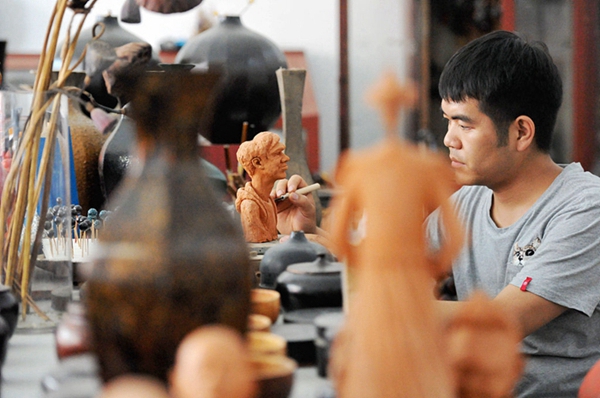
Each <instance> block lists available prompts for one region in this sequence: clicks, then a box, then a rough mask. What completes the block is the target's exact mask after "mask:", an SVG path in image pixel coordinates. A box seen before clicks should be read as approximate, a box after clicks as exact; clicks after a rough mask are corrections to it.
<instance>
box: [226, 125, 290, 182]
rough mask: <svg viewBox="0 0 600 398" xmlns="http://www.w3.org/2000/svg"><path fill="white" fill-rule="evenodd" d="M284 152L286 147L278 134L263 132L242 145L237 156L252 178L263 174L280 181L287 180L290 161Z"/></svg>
mask: <svg viewBox="0 0 600 398" xmlns="http://www.w3.org/2000/svg"><path fill="white" fill-rule="evenodd" d="M284 150H285V145H284V144H283V143H282V142H280V140H279V136H278V135H277V134H275V133H272V132H270V131H263V132H262V133H258V134H257V135H256V136H254V138H253V139H252V140H251V141H246V142H244V143H242V145H240V148H239V149H238V151H237V154H236V156H237V160H238V162H239V163H240V164H241V165H242V166H243V167H244V170H246V172H247V173H248V175H249V176H250V178H252V177H253V176H254V175H255V174H256V173H258V172H262V173H263V174H264V175H265V176H272V177H273V179H275V180H278V179H281V178H285V172H286V170H287V162H288V161H289V160H290V158H289V156H287V155H286V154H285V153H284V152H283V151H284Z"/></svg>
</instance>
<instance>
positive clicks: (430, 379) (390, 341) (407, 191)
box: [330, 75, 462, 398]
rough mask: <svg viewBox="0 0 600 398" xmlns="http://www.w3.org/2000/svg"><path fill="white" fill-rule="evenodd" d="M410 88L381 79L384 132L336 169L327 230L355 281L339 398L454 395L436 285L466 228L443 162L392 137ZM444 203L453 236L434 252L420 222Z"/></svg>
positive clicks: (334, 363)
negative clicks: (452, 197) (355, 225)
mask: <svg viewBox="0 0 600 398" xmlns="http://www.w3.org/2000/svg"><path fill="white" fill-rule="evenodd" d="M413 92H414V91H412V89H411V88H405V87H400V86H399V84H398V83H397V82H396V80H395V79H394V77H393V75H388V76H387V77H386V78H385V79H384V80H383V81H382V82H381V83H380V85H379V86H378V90H377V92H376V93H375V95H374V99H375V100H377V101H378V102H379V103H380V104H381V105H382V106H381V108H382V110H383V114H384V121H385V123H386V128H387V130H388V131H387V136H386V138H385V139H384V140H383V142H381V143H380V144H378V145H376V146H374V147H372V148H370V149H366V150H363V151H361V152H357V153H346V154H344V155H343V157H342V158H341V160H340V163H339V164H338V168H337V170H336V175H335V182H336V184H337V185H338V186H339V192H340V194H339V195H337V196H336V197H334V201H333V203H332V207H333V209H332V216H331V217H333V218H332V230H331V233H332V240H333V243H334V245H335V247H336V250H335V252H336V254H337V255H338V256H339V257H340V258H342V259H344V260H345V262H346V265H347V269H348V274H349V278H350V280H349V281H350V293H349V297H346V299H348V306H347V318H346V323H345V326H344V328H343V329H342V331H341V332H340V334H339V335H338V337H337V338H336V340H335V342H334V346H333V348H332V360H331V366H330V370H331V374H332V377H333V379H334V383H335V386H336V390H337V393H338V397H339V398H352V397H357V398H358V397H361V398H365V397H422V398H427V397H432V398H433V397H436V398H444V397H448V398H450V397H454V396H455V394H454V385H453V379H452V374H451V371H450V368H449V366H448V364H447V361H446V360H445V358H444V348H443V335H442V332H441V322H440V321H439V320H438V317H437V314H436V313H435V310H434V294H433V288H434V283H435V282H434V281H435V279H436V278H441V277H443V276H444V275H445V274H446V272H447V271H448V270H449V268H450V266H451V261H452V259H453V257H454V256H455V255H456V254H457V252H458V250H459V249H460V247H461V244H462V228H461V226H460V224H459V222H458V220H457V218H456V216H455V214H454V212H453V209H452V208H451V205H450V203H449V201H448V198H449V196H450V195H451V193H452V189H453V187H452V177H451V172H450V170H449V169H448V168H447V165H446V163H445V162H444V161H443V160H442V159H441V158H438V157H437V156H435V155H433V154H431V153H429V152H427V151H425V150H420V149H418V148H417V147H415V146H413V145H411V144H409V143H405V142H403V141H402V140H401V139H400V138H398V137H397V136H396V135H395V133H394V129H395V126H396V124H397V123H396V122H397V115H398V111H399V108H400V106H401V105H410V104H411V103H412V102H413V101H414V97H415V95H414V94H413ZM438 207H439V208H440V209H441V215H442V218H443V220H444V223H445V224H444V225H445V226H446V232H447V239H446V241H445V243H444V246H443V247H442V248H441V249H440V250H439V251H438V252H436V253H432V254H430V253H428V250H427V247H426V239H425V232H424V227H423V222H424V220H425V217H426V216H427V215H428V214H429V213H430V212H432V211H433V210H435V209H436V208H438ZM357 218H359V219H360V220H361V222H360V223H359V225H361V228H360V229H359V230H358V231H355V230H354V229H353V228H352V225H353V223H354V222H355V220H356V219H357Z"/></svg>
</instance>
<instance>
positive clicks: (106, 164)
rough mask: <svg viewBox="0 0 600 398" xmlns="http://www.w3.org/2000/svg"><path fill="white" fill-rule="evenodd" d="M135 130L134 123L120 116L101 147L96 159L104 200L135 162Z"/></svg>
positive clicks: (128, 118)
mask: <svg viewBox="0 0 600 398" xmlns="http://www.w3.org/2000/svg"><path fill="white" fill-rule="evenodd" d="M135 128H136V127H135V123H134V122H133V120H132V119H131V118H130V117H127V116H125V115H123V116H121V118H120V119H119V123H118V124H117V126H116V127H115V129H114V130H113V131H112V132H111V133H110V135H109V136H108V138H107V139H106V141H105V142H104V145H102V149H101V150H100V155H99V157H98V174H99V176H100V188H101V189H102V194H103V195H104V199H105V200H106V199H108V198H109V197H110V195H111V194H112V193H113V191H114V190H115V188H116V187H117V186H118V185H119V183H120V182H121V180H123V177H124V176H125V173H126V171H127V168H128V167H129V165H130V164H131V162H133V161H134V160H135V159H134V157H133V149H134V145H135Z"/></svg>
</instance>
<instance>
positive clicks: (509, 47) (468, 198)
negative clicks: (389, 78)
mask: <svg viewBox="0 0 600 398" xmlns="http://www.w3.org/2000/svg"><path fill="white" fill-rule="evenodd" d="M439 89H440V95H441V97H442V112H443V116H444V117H445V118H446V119H447V120H448V131H447V133H446V136H445V137H444V144H445V145H446V146H447V147H448V149H449V156H450V161H451V164H452V168H453V170H454V174H455V177H456V181H457V183H458V184H459V185H461V186H462V188H461V189H459V190H458V191H457V193H456V194H455V195H454V197H453V199H454V200H455V203H456V205H457V209H458V211H459V215H460V216H461V217H462V220H463V222H464V225H465V227H466V232H467V243H466V245H465V248H464V250H463V252H462V254H461V255H460V257H459V258H458V259H457V261H456V262H455V263H454V264H453V273H454V277H455V283H456V288H457V292H458V296H459V299H465V298H468V297H469V296H470V294H471V293H472V292H473V291H474V290H475V289H483V290H484V291H485V292H487V293H488V294H489V295H490V296H491V297H494V300H495V301H497V302H499V303H501V304H502V306H503V307H504V308H506V309H507V310H508V311H510V312H511V313H512V314H513V315H514V316H515V317H516V319H517V320H518V321H519V324H520V326H521V330H522V335H523V351H524V353H525V354H526V355H527V363H526V369H525V373H524V375H523V378H522V379H521V381H520V382H519V384H518V386H517V391H516V394H517V396H518V397H520V398H524V397H549V398H559V397H574V398H575V397H577V392H578V389H579V386H580V384H581V381H582V378H583V377H584V375H585V374H586V372H587V371H588V370H589V369H590V367H591V366H592V365H593V364H594V363H595V362H596V361H598V360H600V313H599V307H598V304H599V302H600V181H599V180H600V179H599V178H598V177H596V176H593V175H591V174H589V173H585V172H584V171H583V169H582V168H581V166H580V165H578V164H571V165H569V166H567V167H566V168H564V169H563V167H561V166H559V165H557V164H556V163H555V162H554V161H553V160H552V158H551V157H550V155H549V152H550V145H551V141H552V131H553V129H554V125H555V123H556V115H557V113H558V109H559V108H560V105H561V102H562V82H561V79H560V76H559V74H558V70H557V68H556V65H555V64H554V62H553V61H552V59H551V57H550V55H549V54H548V52H547V49H546V47H545V45H544V44H543V43H539V42H535V43H527V42H526V41H524V40H523V39H521V38H520V37H518V36H517V35H515V34H513V33H509V32H503V31H496V32H492V33H489V34H487V35H485V36H483V37H480V38H478V39H475V40H474V41H472V42H470V43H469V44H467V45H466V46H465V47H463V48H462V49H460V50H459V51H458V52H457V53H456V54H455V55H454V56H453V57H452V58H451V59H450V60H449V61H448V63H447V64H446V66H445V68H444V71H443V73H442V76H441V78H440V84H439ZM304 185H306V182H305V181H303V180H302V178H301V177H299V176H292V177H291V178H290V179H289V180H282V181H279V182H278V183H277V184H276V188H275V191H276V192H277V195H281V194H283V193H284V192H285V191H286V190H287V191H294V190H295V189H296V188H298V187H301V186H304ZM297 196H298V197H297V198H293V199H292V200H291V201H290V202H291V203H290V204H287V206H288V207H286V209H285V211H284V212H282V213H280V214H279V215H278V222H279V223H282V224H283V222H284V221H285V223H286V224H287V225H288V226H289V225H292V226H293V228H296V227H298V226H301V227H302V228H303V229H304V230H305V231H309V232H316V233H318V234H321V233H323V232H322V231H320V230H319V229H317V228H316V225H315V221H314V214H315V211H314V203H312V202H311V199H310V198H308V197H305V196H303V195H297ZM430 221H431V222H429V224H428V227H429V232H430V235H431V236H432V238H433V240H434V242H433V243H434V245H435V238H436V237H437V238H438V239H439V235H440V234H441V233H440V231H439V228H437V223H436V222H435V213H434V214H433V215H432V218H431V219H430ZM293 223H295V224H293ZM278 226H279V224H278ZM417 232H418V231H415V233H417ZM461 305H463V303H461V302H460V301H458V302H456V301H452V302H450V301H440V302H439V307H440V309H441V310H443V311H444V312H445V313H446V315H447V316H448V317H451V316H452V314H453V313H454V312H455V311H456V310H457V309H459V308H460V306H461Z"/></svg>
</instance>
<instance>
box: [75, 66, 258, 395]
mask: <svg viewBox="0 0 600 398" xmlns="http://www.w3.org/2000/svg"><path fill="white" fill-rule="evenodd" d="M217 80H218V77H216V76H213V75H209V74H206V75H198V74H190V73H186V74H181V73H175V72H173V73H171V72H168V73H167V72H165V73H150V74H146V75H144V76H143V77H142V78H140V79H133V81H132V82H131V83H130V87H131V89H132V90H134V93H133V100H132V102H131V105H132V118H133V119H134V120H135V122H136V125H137V130H136V135H137V141H138V143H139V145H138V147H139V148H140V149H141V150H140V165H139V166H140V167H139V169H138V168H136V169H135V170H132V171H131V172H128V173H127V175H126V177H125V180H124V181H123V183H122V184H121V185H120V186H119V187H118V189H117V191H116V192H115V193H114V195H113V198H112V200H111V202H112V204H111V206H110V207H111V208H117V209H116V210H115V211H114V212H113V214H112V215H111V217H112V219H111V222H110V223H107V226H106V229H105V230H103V234H101V236H100V242H99V249H98V253H101V254H100V256H98V258H97V260H96V261H95V262H94V269H93V271H92V275H91V277H90V278H89V279H88V281H87V287H86V289H87V290H86V305H87V317H88V322H89V325H90V330H91V343H92V351H93V352H94V353H95V354H96V355H97V357H98V361H99V366H100V374H101V377H102V379H103V380H105V381H107V380H110V379H113V378H115V377H117V376H120V375H123V374H126V373H141V374H146V375H150V376H153V377H156V378H158V379H159V380H162V381H163V382H165V383H166V382H167V379H168V372H169V370H170V369H171V368H172V366H173V363H174V359H175V353H176V350H177V347H178V346H179V343H180V342H181V340H182V339H183V338H184V337H185V336H186V335H187V334H188V333H190V332H191V331H193V330H194V329H196V328H198V327H201V326H204V325H207V324H223V325H226V326H229V327H231V328H233V329H235V330H238V331H239V332H240V333H245V331H246V326H247V317H248V314H249V310H250V289H251V283H252V276H251V271H250V257H249V250H248V248H247V245H246V242H245V240H244V237H243V233H242V230H241V227H240V225H239V224H237V223H235V222H234V220H233V218H232V217H231V216H230V214H229V213H227V212H226V210H225V208H224V206H223V205H222V202H221V200H220V199H219V198H217V196H216V195H215V193H214V191H213V189H212V188H211V186H210V183H209V182H208V180H207V178H206V176H205V174H204V170H203V168H202V167H201V166H200V162H199V158H198V148H197V134H198V131H199V129H200V130H201V126H204V125H205V124H204V123H202V121H203V120H204V117H206V116H208V115H210V114H211V112H210V109H209V108H210V107H209V105H210V101H211V95H212V92H213V88H214V86H215V84H216V82H217ZM130 170H131V169H130Z"/></svg>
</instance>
